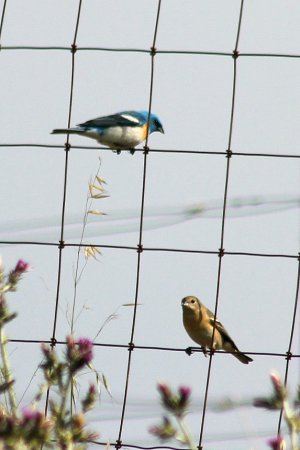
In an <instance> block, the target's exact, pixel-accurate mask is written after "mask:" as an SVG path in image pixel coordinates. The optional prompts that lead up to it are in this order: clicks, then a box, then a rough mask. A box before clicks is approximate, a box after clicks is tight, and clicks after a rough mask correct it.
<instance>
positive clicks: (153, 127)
mask: <svg viewBox="0 0 300 450" xmlns="http://www.w3.org/2000/svg"><path fill="white" fill-rule="evenodd" d="M130 113H131V114H132V115H134V116H135V117H136V118H137V119H138V120H139V121H140V123H141V125H144V124H145V123H147V121H148V114H149V113H148V111H130ZM155 131H158V132H160V133H164V129H163V126H162V123H161V121H160V120H159V118H158V117H157V116H156V115H155V114H153V113H151V114H150V120H149V133H154V132H155Z"/></svg>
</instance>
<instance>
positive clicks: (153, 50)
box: [150, 47, 157, 56]
mask: <svg viewBox="0 0 300 450" xmlns="http://www.w3.org/2000/svg"><path fill="white" fill-rule="evenodd" d="M156 52H157V51H156V47H150V56H155V55H156Z"/></svg>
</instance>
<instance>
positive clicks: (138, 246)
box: [136, 244, 144, 253]
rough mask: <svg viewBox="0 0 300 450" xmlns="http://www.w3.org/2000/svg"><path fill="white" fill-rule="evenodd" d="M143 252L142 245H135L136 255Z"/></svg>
mask: <svg viewBox="0 0 300 450" xmlns="http://www.w3.org/2000/svg"><path fill="white" fill-rule="evenodd" d="M143 250H144V249H143V246H142V244H138V245H137V250H136V251H137V252H138V253H142V252H143Z"/></svg>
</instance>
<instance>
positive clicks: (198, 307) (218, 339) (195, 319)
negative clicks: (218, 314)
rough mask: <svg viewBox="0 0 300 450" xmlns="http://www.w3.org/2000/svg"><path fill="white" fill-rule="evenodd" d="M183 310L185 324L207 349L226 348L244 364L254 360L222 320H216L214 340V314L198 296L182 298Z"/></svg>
mask: <svg viewBox="0 0 300 450" xmlns="http://www.w3.org/2000/svg"><path fill="white" fill-rule="evenodd" d="M181 305H182V311H183V325H184V328H185V329H186V331H187V333H188V335H189V336H190V338H191V339H193V341H195V342H196V343H197V344H199V345H200V346H201V347H202V348H203V350H204V351H205V350H206V349H207V348H213V349H214V350H225V351H226V352H229V353H232V354H233V356H235V357H236V358H237V359H238V360H239V361H241V362H242V363H243V364H248V363H249V362H251V361H253V359H251V358H250V357H249V356H247V355H245V354H244V353H242V352H240V351H239V349H238V348H237V346H236V345H235V343H234V342H233V340H232V339H231V337H230V336H229V334H228V333H227V331H226V330H225V328H224V327H223V325H222V324H221V322H219V321H218V320H216V321H215V334H214V342H213V345H212V335H213V327H214V318H215V316H214V314H213V313H212V312H211V311H210V310H209V309H208V308H206V306H204V305H203V304H202V303H201V302H200V300H198V298H197V297H194V296H192V295H189V296H187V297H184V298H183V299H182V300H181Z"/></svg>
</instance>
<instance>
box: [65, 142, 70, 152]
mask: <svg viewBox="0 0 300 450" xmlns="http://www.w3.org/2000/svg"><path fill="white" fill-rule="evenodd" d="M70 148H71V144H70V142H65V152H69V151H70Z"/></svg>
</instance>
